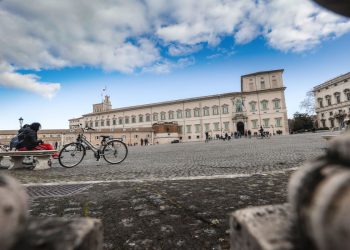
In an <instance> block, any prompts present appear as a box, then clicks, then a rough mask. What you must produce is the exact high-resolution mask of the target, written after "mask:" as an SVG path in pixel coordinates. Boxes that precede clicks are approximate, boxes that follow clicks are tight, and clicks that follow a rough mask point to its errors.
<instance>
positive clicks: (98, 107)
mask: <svg viewBox="0 0 350 250" xmlns="http://www.w3.org/2000/svg"><path fill="white" fill-rule="evenodd" d="M285 89H286V87H285V86H284V83H283V70H282V69H279V70H272V71H263V72H256V73H252V74H247V75H243V76H241V92H230V93H224V94H217V95H210V96H203V97H195V98H189V99H182V100H174V101H167V102H160V103H152V104H145V105H138V106H131V107H124V108H115V109H113V108H112V104H111V101H110V97H109V96H105V99H104V100H103V102H101V103H98V104H93V111H92V112H91V113H88V114H84V115H82V116H81V117H78V118H73V119H70V120H69V127H70V129H72V130H75V129H78V128H79V125H80V124H82V126H83V127H91V128H94V129H95V131H97V132H101V131H102V130H105V131H108V132H110V133H114V132H115V131H119V132H120V134H119V136H120V137H122V138H126V137H127V133H126V131H127V130H130V129H132V130H134V131H135V130H136V129H149V130H150V131H155V128H156V127H157V126H159V125H161V124H168V129H169V128H170V127H171V131H170V130H169V131H163V132H162V133H160V132H157V131H155V132H154V133H152V135H150V136H151V142H152V143H168V142H170V141H171V140H173V139H180V140H182V141H183V142H190V141H202V140H204V138H205V135H204V134H205V132H206V131H208V132H209V135H210V136H212V137H215V136H217V135H223V134H225V133H228V134H231V133H234V132H238V131H239V132H240V133H241V134H245V133H247V132H248V131H249V130H250V132H252V134H254V133H258V130H259V129H260V126H262V127H263V128H264V130H265V131H269V132H270V133H271V134H275V133H276V132H277V131H278V130H279V131H281V132H282V134H288V133H289V129H288V119H287V107H286V102H285V95H284V91H285ZM169 124H172V126H170V125H169ZM174 126H175V127H176V129H174ZM124 131H125V133H123V132H124ZM131 136H132V135H131ZM134 136H135V135H134ZM134 139H135V138H134ZM138 139H139V140H140V139H141V138H140V137H139V136H138ZM130 141H131V140H130Z"/></svg>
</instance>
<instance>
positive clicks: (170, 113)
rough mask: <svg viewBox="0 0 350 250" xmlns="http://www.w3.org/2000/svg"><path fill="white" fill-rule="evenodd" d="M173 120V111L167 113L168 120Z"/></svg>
mask: <svg viewBox="0 0 350 250" xmlns="http://www.w3.org/2000/svg"><path fill="white" fill-rule="evenodd" d="M172 119H174V111H169V120H172Z"/></svg>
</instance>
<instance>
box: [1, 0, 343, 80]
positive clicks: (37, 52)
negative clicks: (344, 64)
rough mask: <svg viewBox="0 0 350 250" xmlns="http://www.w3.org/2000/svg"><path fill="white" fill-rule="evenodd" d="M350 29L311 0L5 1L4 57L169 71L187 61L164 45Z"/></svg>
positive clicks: (318, 37)
mask: <svg viewBox="0 0 350 250" xmlns="http://www.w3.org/2000/svg"><path fill="white" fill-rule="evenodd" d="M349 31H350V21H349V20H348V19H345V18H343V17H340V16H337V15H335V14H332V13H330V12H327V11H325V10H323V9H321V8H319V7H317V6H316V5H315V4H313V3H312V2H311V1H307V0H273V1H270V0H201V1H198V0H169V1H163V0H128V1H125V0H113V1H111V0H101V1H86V0H74V1H71V0H60V1H47V0H35V1H34V0H27V1H23V0H2V1H0V62H5V63H6V64H7V65H13V66H14V68H15V69H34V70H41V69H51V68H63V67H75V66H91V67H96V68H102V69H104V70H108V71H114V70H115V71H120V72H124V73H132V72H134V71H136V70H141V71H147V70H149V69H154V71H155V72H166V71H167V70H171V69H174V68H176V66H174V65H180V64H181V63H179V61H167V60H166V59H164V58H163V56H162V55H163V54H164V53H165V52H167V53H169V55H171V56H179V57H182V56H188V55H190V54H192V53H194V52H197V51H199V50H201V49H202V48H205V47H206V46H207V45H208V46H209V47H211V48H213V47H216V46H217V45H219V44H220V41H221V40H222V38H223V37H225V36H232V37H234V38H235V43H238V44H239V43H248V42H250V41H252V40H253V39H255V38H256V37H258V36H263V37H264V38H265V39H266V41H267V43H268V44H269V45H270V46H271V47H273V48H276V49H278V50H282V51H292V52H302V51H305V50H308V49H312V48H314V47H315V46H317V45H318V44H320V43H321V42H322V41H323V40H325V39H329V38H334V37H338V36H341V35H343V34H345V33H346V32H349ZM164 48H165V49H164ZM185 60H186V59H185ZM9 72H10V73H11V74H15V75H16V76H18V77H19V76H20V74H19V73H16V72H15V71H14V69H11V71H9ZM7 73H8V72H7ZM1 74H4V72H2V73H1ZM7 77H8V76H7ZM23 77H25V78H26V79H31V80H32V81H33V82H35V83H38V84H40V80H39V79H36V78H35V77H32V76H28V75H27V76H23ZM4 78H5V76H4V75H2V76H1V79H4ZM1 84H2V85H5V83H1ZM6 85H7V86H8V85H9V84H8V82H7V83H6ZM16 86H17V85H16ZM30 86H35V85H30ZM45 86H46V85H45Z"/></svg>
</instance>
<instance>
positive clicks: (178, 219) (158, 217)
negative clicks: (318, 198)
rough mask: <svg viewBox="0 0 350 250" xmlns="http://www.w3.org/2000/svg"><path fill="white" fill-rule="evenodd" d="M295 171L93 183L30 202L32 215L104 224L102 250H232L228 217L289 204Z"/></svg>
mask: <svg viewBox="0 0 350 250" xmlns="http://www.w3.org/2000/svg"><path fill="white" fill-rule="evenodd" d="M291 172H292V171H285V172H284V173H268V174H253V175H251V176H249V177H237V178H229V179H212V180H191V181H169V180H167V181H159V180H158V181H143V182H132V181H130V182H113V183H99V184H93V185H91V186H90V187H89V188H88V189H85V190H84V191H82V192H80V193H76V194H73V195H70V196H65V197H57V196H55V197H42V198H35V199H33V200H32V205H31V211H30V212H31V215H32V216H39V217H48V216H64V217H77V216H79V217H80V216H91V217H95V218H99V219H101V220H102V223H103V227H104V249H113V250H114V249H191V250H194V249H201V250H203V249H229V231H228V230H229V225H228V221H229V220H228V218H229V213H230V212H232V211H234V210H236V209H239V208H244V207H248V206H260V205H268V204H277V203H278V204H280V203H284V202H286V194H287V191H286V189H287V181H288V178H289V175H290V173H291Z"/></svg>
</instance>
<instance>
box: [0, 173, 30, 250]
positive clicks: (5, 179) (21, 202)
mask: <svg viewBox="0 0 350 250" xmlns="http://www.w3.org/2000/svg"><path fill="white" fill-rule="evenodd" d="M27 202H28V198H27V194H26V192H25V190H24V188H23V187H22V186H21V184H20V183H19V182H17V181H16V180H15V179H14V178H12V177H9V176H5V175H0V249H1V250H7V249H10V247H11V246H12V245H13V244H14V242H15V241H16V240H17V236H18V235H19V233H20V232H21V231H22V230H23V229H24V227H25V222H26V219H27V217H28V213H27V210H28V203H27Z"/></svg>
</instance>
